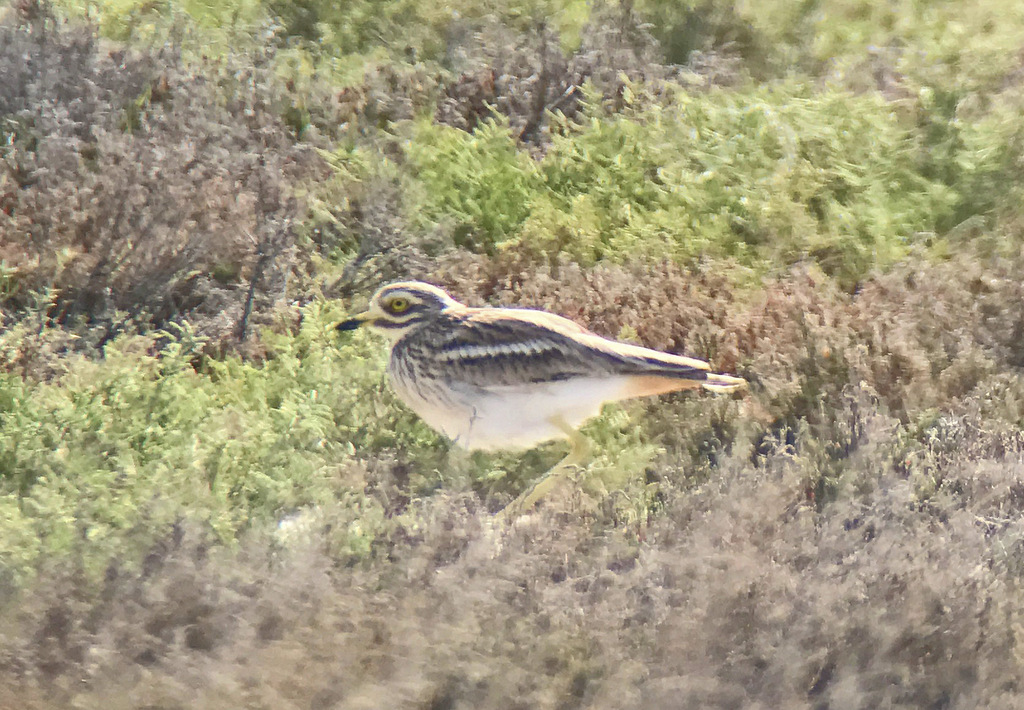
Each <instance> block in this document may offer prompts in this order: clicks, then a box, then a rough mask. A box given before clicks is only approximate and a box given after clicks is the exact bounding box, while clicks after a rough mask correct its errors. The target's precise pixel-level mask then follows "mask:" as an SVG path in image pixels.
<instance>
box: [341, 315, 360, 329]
mask: <svg viewBox="0 0 1024 710" xmlns="http://www.w3.org/2000/svg"><path fill="white" fill-rule="evenodd" d="M364 323H366V318H363V317H360V316H356V317H355V318H349V319H348V320H346V321H342V322H341V323H338V330H355V329H356V328H358V327H359V326H361V325H363V324H364Z"/></svg>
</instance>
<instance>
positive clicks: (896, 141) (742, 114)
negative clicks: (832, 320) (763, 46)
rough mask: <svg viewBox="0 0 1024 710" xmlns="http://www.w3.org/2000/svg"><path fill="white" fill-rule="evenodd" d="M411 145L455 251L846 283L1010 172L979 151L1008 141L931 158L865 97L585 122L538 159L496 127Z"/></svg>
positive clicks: (953, 218)
mask: <svg viewBox="0 0 1024 710" xmlns="http://www.w3.org/2000/svg"><path fill="white" fill-rule="evenodd" d="M999 125H1000V126H1005V124H1002V123H1001V124H999ZM953 130H956V131H958V132H960V131H963V130H964V129H960V128H954V129H953ZM970 132H971V133H972V134H974V132H973V131H970ZM414 135H415V139H414V141H413V143H412V144H411V145H410V149H409V153H408V157H409V159H410V173H411V175H412V176H414V177H415V179H416V184H417V187H418V190H419V192H418V193H417V194H418V195H419V200H418V204H417V207H418V208H419V211H420V213H421V214H422V217H423V218H425V219H427V220H429V221H430V222H431V223H432V222H442V221H445V220H449V221H454V223H455V225H456V226H455V229H456V231H457V233H459V234H465V235H466V236H465V237H463V238H462V240H461V241H462V243H464V244H466V245H468V246H472V247H474V248H479V249H482V250H484V251H489V250H491V249H494V248H500V247H503V246H506V245H513V244H516V245H519V246H521V247H522V248H525V249H528V250H532V251H534V252H536V253H540V254H544V255H546V256H547V257H548V258H554V257H555V256H556V255H558V254H566V255H568V256H569V257H570V258H572V259H574V260H577V261H579V262H580V263H584V264H591V263H595V262H597V261H601V260H604V259H608V260H612V261H616V260H621V259H623V258H625V257H626V256H627V255H630V254H644V255H646V256H648V257H652V258H658V257H669V258H673V259H675V260H678V261H681V262H687V261H692V260H695V259H699V258H702V257H712V258H722V257H729V258H733V259H736V260H738V261H739V262H740V263H742V264H744V265H746V266H751V267H755V268H758V269H764V268H765V267H767V266H768V265H769V264H773V265H777V264H792V263H795V262H797V261H800V260H802V259H804V258H806V257H810V258H812V259H814V260H815V261H817V262H818V263H819V264H820V265H821V267H822V268H823V269H825V271H826V272H828V273H830V274H833V275H835V276H836V277H838V278H839V280H840V281H841V283H843V284H844V285H852V284H854V283H855V282H856V281H857V280H858V279H860V278H861V277H863V276H864V275H865V274H866V273H868V272H869V271H870V270H871V269H872V268H875V267H879V266H882V267H884V266H886V265H890V264H892V263H894V262H895V261H896V260H898V259H899V258H901V257H903V256H905V255H906V254H907V253H908V247H909V246H910V245H912V244H913V243H915V242H916V241H918V240H921V239H922V237H924V238H931V237H929V236H928V235H934V234H935V233H936V232H937V231H939V230H946V229H948V228H949V227H951V226H952V225H953V224H954V223H957V222H958V221H963V220H964V219H966V218H967V216H968V215H975V216H984V215H987V214H988V213H989V212H990V211H991V210H992V209H993V205H994V203H993V201H992V199H990V198H988V197H982V196H979V195H978V194H977V190H975V187H976V186H978V185H979V184H988V183H990V182H992V181H993V180H998V179H1000V178H999V176H1003V177H1004V178H1007V177H1009V175H1010V174H1011V173H1009V172H1007V171H1008V170H1010V169H1011V168H1009V167H1008V166H1010V165H1011V163H1012V159H1009V158H1007V157H1005V156H1004V155H1002V154H1000V153H999V152H998V151H996V150H993V148H994V146H995V145H997V144H1003V145H1004V146H1009V145H1013V144H1014V141H1015V139H1014V138H1013V137H1012V135H1007V134H1001V133H1000V132H999V130H992V131H991V132H987V133H983V132H982V131H980V130H979V131H978V132H977V133H976V134H974V135H977V136H978V139H979V141H978V142H975V141H974V140H960V139H957V140H955V141H954V142H953V143H948V142H947V143H946V144H945V149H944V152H941V153H938V154H937V153H935V152H934V151H933V150H932V149H933V148H935V146H934V145H928V144H927V143H925V144H924V145H921V144H919V139H918V138H917V137H916V136H915V134H914V133H913V132H912V131H911V128H910V126H908V125H906V123H905V121H904V120H903V119H901V118H900V117H899V116H898V115H897V114H896V113H895V112H894V110H893V109H892V108H891V107H890V106H888V105H886V104H885V103H884V102H882V101H880V100H878V99H876V98H872V97H865V96H853V95H849V94H845V93H841V92H825V93H821V94H815V95H807V94H806V93H803V92H801V91H799V90H788V91H785V90H782V89H780V88H775V89H772V90H756V91H752V92H748V93H737V92H734V91H733V92H725V91H711V92H709V93H707V94H700V95H693V96H683V95H680V96H678V97H677V99H676V101H675V103H674V104H673V105H671V106H668V107H665V108H648V109H637V110H636V111H628V110H627V111H625V112H624V113H622V114H619V115H615V116H608V117H602V116H599V115H595V114H594V112H591V113H590V114H589V115H588V116H587V117H586V118H583V119H581V120H580V121H579V122H567V123H565V124H564V131H563V132H562V133H561V134H559V135H556V136H554V137H553V138H552V142H551V145H550V147H549V148H548V150H547V152H546V153H545V155H544V156H543V157H542V158H541V159H540V160H539V161H538V162H536V163H534V162H532V161H529V160H527V159H526V158H525V157H523V156H521V155H519V154H517V153H516V152H515V148H514V140H513V137H512V136H511V135H509V133H508V131H507V129H505V128H504V127H503V126H502V125H500V124H497V123H495V124H490V125H486V126H483V127H481V128H478V129H477V131H476V132H474V133H473V134H465V133H461V132H456V131H453V130H451V129H446V128H444V127H440V126H430V127H426V126H424V125H423V124H420V125H419V127H418V128H417V131H416V133H415V134H414ZM982 136H984V138H983V139H982ZM1011 152H1012V150H1011ZM1014 154H1015V153H1014ZM923 156H928V157H923ZM939 156H944V157H939ZM940 161H941V164H939V163H940Z"/></svg>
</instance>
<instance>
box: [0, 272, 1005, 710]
mask: <svg viewBox="0 0 1024 710" xmlns="http://www.w3.org/2000/svg"><path fill="white" fill-rule="evenodd" d="M521 267H522V265H521V264H518V263H513V262H501V261H500V260H498V261H491V262H485V261H481V260H479V259H475V258H467V259H465V260H463V261H461V262H458V261H456V262H453V263H450V264H449V265H448V268H449V271H447V272H446V279H448V280H449V283H451V284H454V285H456V289H457V290H459V291H460V295H461V296H463V297H464V298H465V299H466V300H468V301H476V300H479V299H482V298H486V299H489V300H492V301H494V302H505V303H513V302H515V303H522V304H525V305H536V306H543V307H550V308H553V309H555V310H559V311H561V312H563V313H566V314H568V315H570V316H574V317H578V318H579V319H580V320H583V321H585V322H589V323H590V325H591V326H592V327H594V328H596V329H598V330H600V331H603V332H609V333H615V332H616V331H617V330H619V329H621V328H622V327H623V326H628V327H633V328H635V329H636V330H637V331H638V332H640V333H641V338H642V339H645V340H646V341H647V342H652V343H653V344H657V345H659V346H664V347H680V348H682V349H691V350H698V351H699V350H700V349H701V348H705V349H706V350H707V351H708V352H711V353H715V354H716V357H717V358H719V359H720V360H721V361H722V362H727V363H728V362H739V363H742V364H743V372H744V374H746V375H747V376H749V377H750V378H751V381H752V382H753V384H754V387H753V395H752V403H751V404H750V405H748V406H746V407H744V408H738V409H737V408H733V409H726V410H722V411H719V412H718V413H717V414H715V415H714V416H713V417H712V420H713V419H714V418H715V417H719V418H721V421H719V422H717V425H716V426H718V427H719V434H720V435H721V436H722V438H723V441H720V442H718V448H717V449H715V451H716V452H717V453H716V455H715V456H713V457H712V461H711V462H710V463H709V462H707V461H705V462H704V463H703V464H700V462H699V459H700V457H701V456H702V455H704V454H706V453H707V451H706V450H703V449H701V448H700V446H699V445H698V444H695V443H694V442H693V441H692V440H686V439H687V437H691V439H692V437H695V436H702V435H703V434H702V433H701V432H702V431H703V429H704V428H705V425H706V424H707V423H708V422H707V421H705V423H704V424H702V425H700V426H697V427H696V428H695V427H694V426H692V425H687V424H686V423H685V422H682V421H680V420H679V417H681V416H682V417H685V416H687V415H690V416H700V415H698V414H697V413H698V412H699V411H700V410H701V408H702V407H703V406H704V405H700V404H695V403H694V402H693V401H691V400H684V399H673V398H669V399H668V400H667V401H661V402H656V403H652V404H650V405H649V407H648V408H647V409H648V412H647V416H646V417H645V418H644V426H645V427H646V428H647V429H648V430H649V431H650V432H651V433H652V435H654V436H657V437H659V439H660V440H661V441H662V442H664V444H665V447H666V451H665V453H664V454H663V455H662V456H661V457H660V458H659V459H658V460H657V461H656V463H655V464H654V465H653V466H652V468H651V470H650V471H649V472H648V479H649V480H650V481H652V482H653V483H652V485H654V486H655V487H656V492H655V493H654V496H655V499H656V500H657V501H658V502H657V504H655V505H654V506H653V507H651V508H650V510H651V511H652V514H651V515H649V517H647V518H646V519H641V520H639V521H638V520H635V519H633V520H629V521H625V522H624V518H623V517H622V515H621V509H618V508H615V506H614V505H609V504H608V502H607V501H606V502H605V504H599V505H597V506H596V507H595V506H594V505H593V504H583V502H582V501H581V499H579V498H578V497H577V496H574V495H569V496H567V497H565V496H563V497H557V498H556V500H555V501H554V502H553V504H552V505H551V506H550V507H549V508H548V510H547V511H546V512H543V513H541V514H540V515H538V516H537V517H535V518H534V519H531V520H529V521H525V522H523V523H522V524H521V525H520V526H518V527H517V528H515V529H513V530H512V531H510V532H505V533H497V532H495V531H493V530H491V529H490V517H489V515H488V514H487V513H486V511H484V510H483V506H482V501H481V500H480V499H479V497H478V496H477V495H476V494H473V493H472V492H469V491H467V492H463V493H460V492H457V491H452V492H447V493H446V492H440V493H439V494H437V495H435V496H432V497H430V498H427V499H423V500H421V501H419V502H418V503H416V504H415V505H418V506H420V510H419V515H418V519H419V520H420V524H419V525H418V526H417V527H415V528H407V527H401V526H399V527H398V528H395V529H391V530H388V531H387V532H383V533H382V534H381V535H380V536H379V537H378V539H377V540H376V541H375V543H374V546H373V551H372V553H371V554H370V556H369V557H366V558H363V559H356V560H353V559H351V558H347V557H341V558H339V557H338V556H337V555H336V554H335V552H334V547H333V542H332V539H333V538H332V535H331V529H332V511H330V510H325V511H323V513H322V516H321V518H320V519H318V521H317V522H316V523H314V524H313V525H312V526H311V528H310V530H309V531H308V533H298V534H297V536H296V537H293V538H291V539H290V541H289V542H288V543H287V544H282V543H281V542H280V541H278V542H274V541H273V540H271V539H269V538H267V537H265V536H262V535H260V534H257V533H255V532H254V533H252V534H250V535H248V536H247V537H245V538H244V539H243V540H242V542H241V544H240V546H239V548H237V549H225V548H223V547H221V546H219V545H217V544H213V543H212V542H211V541H210V540H207V539H206V538H205V537H204V536H203V535H202V534H201V533H199V532H197V531H196V529H195V528H194V527H191V526H190V525H188V524H185V525H183V526H181V527H180V528H176V529H175V530H173V531H171V532H169V533H168V534H167V536H166V539H165V540H163V541H161V542H160V543H159V544H158V545H157V546H156V547H155V548H154V549H153V550H152V552H151V554H149V555H148V556H147V557H146V560H145V563H144V564H143V567H142V569H141V570H133V569H122V568H119V567H118V566H117V565H112V566H111V568H110V569H109V571H108V574H107V577H106V581H105V582H104V583H103V584H102V585H101V587H100V588H99V589H96V588H95V587H94V586H92V585H91V584H90V583H88V582H86V581H84V579H83V578H82V575H81V574H80V572H78V571H76V565H75V563H74V561H73V560H72V561H68V562H61V563H58V564H55V565H53V567H52V568H51V569H48V570H46V571H44V573H43V575H42V577H41V579H40V580H39V581H38V583H37V585H35V588H34V591H33V592H32V593H31V594H27V595H25V596H23V597H22V601H21V603H20V605H19V606H18V607H16V608H8V610H7V611H6V612H5V619H4V623H3V628H4V633H3V635H2V636H0V639H2V645H0V665H2V667H3V669H4V673H3V678H4V680H3V686H4V689H3V691H2V692H3V693H4V694H5V695H0V698H5V700H6V701H7V702H9V703H13V704H14V705H12V706H15V705H16V706H19V707H29V708H33V707H34V708H51V707H68V706H71V705H72V704H74V705H75V706H79V707H99V706H105V707H110V708H138V707H148V708H218V707H234V706H247V707H295V708H369V707H424V708H480V707H486V708H572V707H581V708H582V707H588V708H589V707H595V708H636V707H651V708H689V707H692V708H738V707H744V708H746V707H763V708H778V707H787V708H790V707H792V708H801V707H806V708H865V709H867V708H877V707H904V708H977V707H987V708H1006V707H1014V706H1016V705H1017V704H1019V703H1021V702H1024V698H1022V689H1024V686H1022V685H1021V683H1022V681H1024V678H1022V675H1024V671H1022V668H1024V666H1022V654H1024V648H1022V646H1021V639H1020V634H1021V629H1022V628H1024V625H1022V624H1024V593H1022V589H1021V578H1022V577H1021V572H1022V570H1024V567H1022V564H1021V560H1022V559H1024V558H1022V554H1024V548H1022V546H1021V545H1022V540H1024V526H1022V523H1021V520H1022V512H1024V486H1022V484H1021V481H1022V480H1024V458H1022V454H1021V452H1022V450H1024V441H1022V437H1021V434H1020V421H1021V416H1022V413H1024V410H1022V402H1024V391H1022V387H1021V382H1020V378H1019V376H1018V375H1016V374H1015V371H1014V369H1013V368H1014V367H1015V362H1016V360H1015V358H1019V357H1020V342H1019V340H1017V339H1016V338H1014V337H1012V333H1013V331H1014V329H1015V328H1019V327H1020V325H1019V323H1020V318H1021V312H1020V309H1019V308H1018V307H1017V304H1019V303H1020V289H1021V286H1020V278H1019V275H1020V274H1021V261H1020V259H1008V260H995V261H989V262H987V263H985V264H984V265H983V264H982V262H981V261H967V260H965V261H961V262H960V263H958V264H956V265H942V264H940V265H937V266H930V267H929V266H922V265H920V264H919V265H917V266H916V267H914V268H913V269H912V268H911V267H910V266H907V267H906V268H902V267H901V268H898V269H896V270H895V271H893V272H892V273H890V274H887V275H885V276H880V277H877V278H875V279H872V280H870V281H869V282H867V283H865V284H863V287H862V288H861V289H860V290H859V292H858V293H857V294H855V295H850V294H844V293H840V292H837V291H836V290H835V289H834V288H832V287H831V286H829V285H828V282H827V281H824V280H820V279H816V278H813V277H811V276H809V275H807V274H805V273H798V274H794V275H791V276H787V277H784V278H781V279H779V280H778V281H777V282H776V283H775V284H773V285H772V284H770V285H769V286H768V287H766V288H765V289H764V290H763V292H761V293H760V294H759V295H757V296H756V297H752V298H747V297H744V298H743V299H738V298H736V297H735V292H734V291H732V290H731V289H730V287H729V286H728V285H727V284H726V283H725V282H724V281H723V280H722V279H721V278H719V277H717V276H715V275H714V274H712V273H697V274H686V273H683V272H681V271H680V270H679V269H677V268H676V267H671V266H666V265H660V266H647V267H640V266H636V267H607V268H606V267H600V268H595V269H593V270H589V271H588V270H581V269H579V268H577V267H575V266H571V265H566V266H564V267H560V268H559V270H558V272H557V274H556V273H555V272H554V271H549V270H547V269H539V270H538V269H533V270H532V271H526V270H524V269H522V268H521ZM972 291H973V294H972ZM656 314H657V315H661V316H663V317H664V318H665V320H664V321H663V322H662V324H661V325H659V324H658V321H657V318H655V317H654V316H655V315H656ZM669 323H671V324H672V325H668V324H669ZM691 338H692V340H691ZM867 353H870V354H872V356H871V357H870V358H869V357H867ZM936 402H943V403H944V405H943V407H942V413H941V414H939V413H938V411H937V410H935V409H929V407H932V406H933V405H934V404H935V403H936ZM886 412H888V414H886ZM711 424H715V423H714V422H713V421H712V422H711ZM789 424H791V425H792V427H793V428H792V429H790V428H787V425H789ZM722 446H725V447H726V450H730V449H731V453H723V451H722V448H721V447H722ZM702 452H703V453H702ZM371 468H374V467H373V466H372V465H371ZM374 470H376V473H373V474H371V480H370V481H369V483H370V485H369V486H368V488H367V491H368V494H369V495H377V496H382V497H394V496H396V495H400V494H401V492H402V490H401V484H400V482H398V483H396V479H395V477H394V476H395V474H394V472H393V471H391V470H389V467H388V466H383V467H376V468H375V469H374ZM695 471H700V472H702V473H701V475H700V476H699V477H698V478H697V479H696V480H695V479H694V478H693V475H694V472H695ZM389 486H390V487H391V488H389Z"/></svg>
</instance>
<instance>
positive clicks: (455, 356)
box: [437, 340, 554, 362]
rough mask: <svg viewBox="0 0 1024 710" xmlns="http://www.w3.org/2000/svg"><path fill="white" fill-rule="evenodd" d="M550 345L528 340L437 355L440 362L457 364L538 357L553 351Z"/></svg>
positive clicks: (484, 345)
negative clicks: (512, 357)
mask: <svg viewBox="0 0 1024 710" xmlns="http://www.w3.org/2000/svg"><path fill="white" fill-rule="evenodd" d="M553 349H554V348H552V346H551V344H550V343H546V342H544V341H542V340H527V341H523V342H519V343H495V344H487V343H485V344H482V345H463V346H461V347H454V348H449V349H445V350H442V351H441V352H439V353H438V354H437V358H438V359H439V360H443V361H445V362H456V361H458V360H469V359H473V358H484V357H500V356H502V355H538V354H540V353H542V352H545V351H547V350H553Z"/></svg>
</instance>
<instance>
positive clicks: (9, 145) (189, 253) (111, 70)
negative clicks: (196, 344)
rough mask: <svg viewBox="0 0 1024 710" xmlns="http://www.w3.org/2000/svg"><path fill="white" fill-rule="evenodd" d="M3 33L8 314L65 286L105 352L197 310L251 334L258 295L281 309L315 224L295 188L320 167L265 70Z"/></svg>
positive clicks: (63, 308) (216, 323)
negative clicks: (283, 118) (294, 131)
mask: <svg viewBox="0 0 1024 710" xmlns="http://www.w3.org/2000/svg"><path fill="white" fill-rule="evenodd" d="M47 22H50V21H47ZM0 35H2V37H3V39H2V41H0V65H3V66H4V67H7V68H8V70H5V71H2V72H0V75H2V76H3V77H4V79H5V81H6V82H8V85H7V86H5V87H4V88H3V90H2V91H0V94H2V95H3V97H4V98H3V99H0V120H2V121H3V122H4V123H3V126H4V127H3V129H2V130H3V137H4V145H3V147H2V149H0V150H2V159H3V161H4V165H5V170H4V172H3V173H2V174H0V194H2V195H3V203H4V209H3V213H2V214H0V245H2V246H0V259H2V260H3V263H4V265H5V269H6V275H5V278H6V289H5V290H6V293H5V296H6V299H5V304H4V305H7V306H13V307H14V308H24V307H25V306H26V305H27V304H28V303H29V302H30V300H31V294H32V293H33V292H37V291H47V290H52V291H53V293H54V294H55V298H54V303H53V310H52V311H51V314H52V316H53V317H54V318H56V319H57V320H58V321H60V322H62V323H64V322H66V323H68V324H69V325H72V326H73V325H76V324H83V323H86V324H89V325H91V326H94V328H93V332H96V337H98V338H99V339H100V342H104V341H106V340H107V339H109V338H110V337H112V335H113V334H115V333H117V332H119V331H120V330H122V329H124V328H125V327H128V326H130V325H132V324H134V325H135V326H140V325H141V326H143V327H145V326H160V325H161V324H164V323H167V322H169V321H173V320H175V319H177V318H180V317H182V316H183V315H185V314H189V315H190V317H191V318H193V319H194V320H197V321H202V324H199V323H197V324H198V325H201V326H202V327H204V328H205V329H207V330H208V331H209V333H210V334H212V335H218V336H222V335H227V334H238V333H239V332H240V331H245V330H246V324H247V321H248V320H249V318H250V316H249V315H248V313H249V312H250V311H251V310H252V308H253V303H254V301H261V303H256V308H257V310H258V311H260V312H262V311H265V310H266V309H267V306H268V305H272V304H273V303H275V302H277V301H279V300H280V298H281V296H282V295H283V291H284V284H285V283H286V282H287V276H288V272H289V270H290V269H291V268H292V262H293V260H294V259H295V254H294V234H293V229H292V222H293V221H294V220H295V219H296V218H297V217H298V216H299V215H300V206H299V203H298V202H297V200H296V199H295V197H294V195H293V194H292V192H291V188H290V186H289V183H291V184H294V183H295V182H297V181H298V180H299V179H302V178H305V177H309V176H311V175H313V174H315V170H316V161H315V159H314V156H312V155H310V154H309V153H308V151H306V150H304V149H303V148H302V147H301V146H298V145H296V144H295V142H294V140H293V139H292V137H291V136H289V135H288V132H287V130H286V129H285V127H284V126H283V125H282V124H281V122H280V121H279V120H278V118H277V116H276V115H275V111H274V108H273V106H272V104H273V96H272V95H271V91H270V90H269V89H265V88H261V87H260V82H261V81H263V80H264V79H265V76H264V75H262V74H261V71H260V69H259V68H255V67H254V68H253V69H252V70H251V71H247V72H243V73H242V74H240V75H232V70H231V69H228V68H223V69H220V70H216V69H215V68H214V67H212V66H210V67H208V68H209V69H210V70H211V73H210V74H209V75H207V76H202V75H193V74H191V73H189V72H187V71H186V70H185V69H184V68H183V66H182V64H181V63H180V61H179V59H178V58H177V57H176V56H175V55H174V54H173V52H172V51H170V50H167V51H163V52H159V53H155V54H148V55H146V54H143V55H141V56H140V55H137V54H135V53H129V52H120V51H115V52H106V51H104V50H102V49H101V47H100V45H99V43H98V41H97V39H96V38H95V37H94V35H93V34H92V32H91V31H90V30H88V29H83V28H71V27H65V26H63V25H52V23H51V24H47V23H46V22H44V23H42V24H40V23H36V24H28V25H24V26H23V25H12V24H4V25H2V26H0ZM245 113H248V116H249V118H247V119H246V120H242V121H239V120H237V118H236V117H235V116H236V115H237V114H245ZM262 301H265V302H262ZM232 331H233V332H232Z"/></svg>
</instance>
